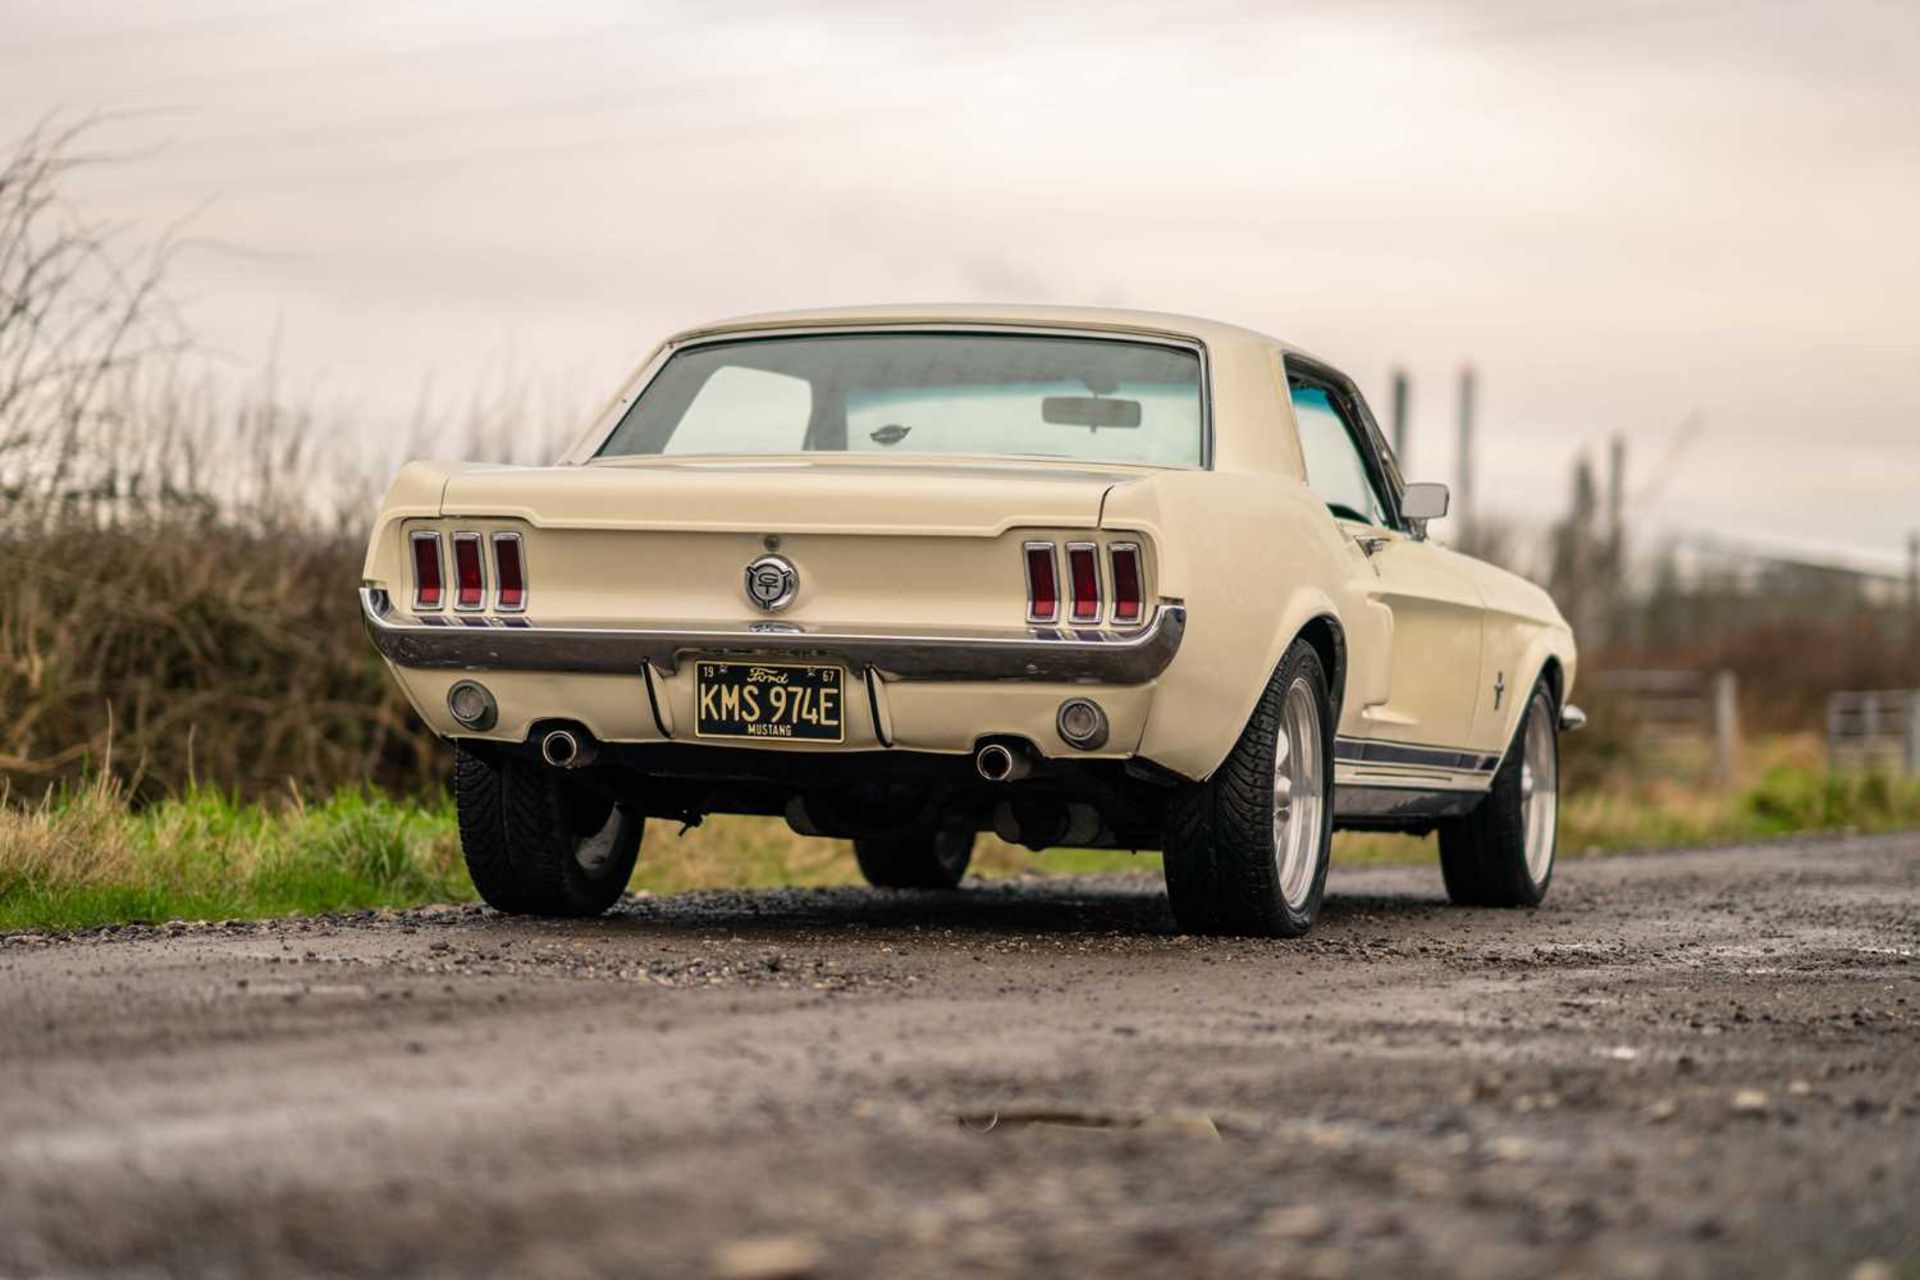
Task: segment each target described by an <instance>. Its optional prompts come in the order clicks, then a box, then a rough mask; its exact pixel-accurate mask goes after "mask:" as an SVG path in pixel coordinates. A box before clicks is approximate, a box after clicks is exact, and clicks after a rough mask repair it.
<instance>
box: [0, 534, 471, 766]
mask: <svg viewBox="0 0 1920 1280" xmlns="http://www.w3.org/2000/svg"><path fill="white" fill-rule="evenodd" d="M359 560H360V546H359V543H358V540H357V539H348V538H344V537H340V536H326V535H322V534H317V533H300V532H295V531H290V530H280V531H277V532H273V533H269V534H260V533H249V532H245V531H242V530H238V529H235V528H231V527H223V526H221V525H217V524H215V525H209V526H199V527H194V526H185V525H184V523H183V522H172V523H157V524H151V525H144V526H136V527H116V528H108V529H88V528H85V527H80V526H67V527H63V528H58V529H55V530H52V531H49V532H47V533H45V534H44V535H41V536H37V537H20V536H16V537H13V538H8V539H4V540H0V566H3V567H4V575H0V581H3V582H4V584H5V585H4V588H0V772H4V773H5V775H6V776H7V777H8V778H9V779H10V781H11V782H12V784H13V789H14V791H15V792H16V793H32V792H33V791H36V790H39V789H42V788H43V787H44V784H45V783H47V782H50V781H55V780H60V779H72V778H77V777H80V776H83V775H85V774H86V773H88V772H90V771H93V770H98V769H101V768H104V767H106V764H107V759H108V750H107V749H108V745H109V743H111V744H112V747H113V759H114V760H115V761H117V762H119V763H120V768H121V769H122V771H123V773H124V774H125V775H127V776H130V777H137V778H139V779H141V780H143V781H144V782H145V783H146V785H147V787H148V788H149V789H155V788H157V789H161V790H178V789H180V788H182V787H184V786H186V785H188V784H189V782H190V781H192V780H194V779H196V778H197V779H199V780H201V781H203V782H211V783H214V784H216V785H218V786H221V787H224V788H230V789H235V790H238V791H240V792H243V793H246V794H254V795H258V794H263V793H270V792H276V791H277V792H282V793H284V792H285V790H286V789H287V785H288V783H289V781H290V780H291V781H292V782H294V783H295V784H296V785H297V786H298V787H300V788H301V789H304V790H307V791H313V792H323V791H327V790H331V789H333V788H335V787H339V786H350V785H358V784H361V783H365V782H378V783H380V784H382V785H385V786H387V787H389V788H394V789H400V790H407V791H424V790H427V789H430V788H434V787H437V786H439V785H440V780H441V777H442V773H441V768H442V760H441V758H440V748H439V747H438V746H437V745H436V744H435V742H434V741H433V739H432V738H431V736H430V735H428V734H427V733H426V732H425V731H424V730H423V729H422V728H421V727H420V726H418V725H417V724H416V723H415V720H414V717H413V713H412V711H411V710H410V709H409V708H408V707H407V706H406V704H405V702H404V701H403V700H402V699H401V698H400V696H399V693H398V692H397V690H396V688H395V687H394V684H393V682H392V681H391V680H390V679H388V678H387V674H386V672H385V670H384V669H383V668H382V667H381V665H380V663H379V661H378V659H377V657H376V656H375V655H374V653H373V651H372V648H371V646H369V645H368V643H367V640H366V635H365V633H364V631H363V630H362V629H361V624H360V619H359V608H358V604H357V602H356V600H355V598H354V594H353V588H354V585H355V583H356V582H357V581H358V577H359Z"/></svg>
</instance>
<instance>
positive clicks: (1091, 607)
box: [1067, 543, 1100, 622]
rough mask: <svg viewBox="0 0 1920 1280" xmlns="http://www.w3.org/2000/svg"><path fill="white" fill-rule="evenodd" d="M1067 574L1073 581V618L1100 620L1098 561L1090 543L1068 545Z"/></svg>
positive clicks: (1090, 620)
mask: <svg viewBox="0 0 1920 1280" xmlns="http://www.w3.org/2000/svg"><path fill="white" fill-rule="evenodd" d="M1067 576H1068V578H1069V580H1070V581H1071V582H1072V583H1073V620H1074V621H1075V622H1098V621H1099V620H1100V562H1099V560H1097V559H1096V558H1095V557H1094V554H1093V546H1092V544H1090V543H1073V544H1069V545H1068V547H1067Z"/></svg>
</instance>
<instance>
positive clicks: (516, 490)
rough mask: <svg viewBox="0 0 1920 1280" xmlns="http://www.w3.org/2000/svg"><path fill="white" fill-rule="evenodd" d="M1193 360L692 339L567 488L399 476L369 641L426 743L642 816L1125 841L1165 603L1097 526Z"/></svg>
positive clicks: (1159, 446) (838, 830) (1173, 606)
mask: <svg viewBox="0 0 1920 1280" xmlns="http://www.w3.org/2000/svg"><path fill="white" fill-rule="evenodd" d="M1000 339H1010V340H1011V342H1010V344H1003V343H1002V342H1000V341H998V340H1000ZM676 360H679V361H681V362H682V363H678V364H677V363H676ZM1203 368H1204V364H1203V360H1202V358H1201V354H1200V352H1199V350H1198V349H1197V346H1196V345H1195V344H1193V343H1190V342H1185V343H1183V342H1179V341H1177V340H1166V341H1152V342H1149V341H1142V340H1140V339H1137V338H1133V339H1126V340H1118V339H1113V338H1109V337H1104V336H1090V335H1084V334H1082V335H1064V334H1055V333H1047V334H1033V333H1020V334H1012V333H1009V334H1000V333H983V332H980V331H978V330H969V331H967V332H964V333H934V332H927V331H924V330H918V329H915V330H912V331H904V332H903V331H888V332H884V333H876V332H857V333H834V334H822V333H817V332H807V333H804V334H787V335H783V334H769V335H730V336H728V337H727V338H725V339H724V340H720V341H716V342H703V343H696V344H690V345H689V346H687V347H685V348H682V349H679V350H678V351H677V352H675V353H674V354H672V355H670V356H669V357H668V358H667V359H665V360H664V361H661V362H657V363H656V366H655V368H654V370H653V371H652V374H651V376H650V377H649V378H648V379H646V380H645V381H644V382H643V384H642V385H641V387H640V388H639V390H638V391H637V393H636V394H635V395H634V396H633V397H630V398H629V399H628V400H627V401H626V402H625V403H623V404H622V405H621V406H620V407H619V409H618V410H617V412H616V414H615V415H614V417H613V419H612V423H611V426H610V428H609V429H608V431H607V432H606V437H605V439H604V440H603V441H601V442H600V443H599V445H598V446H597V447H595V448H594V449H592V450H591V451H590V453H589V455H588V456H586V457H583V458H581V459H579V460H577V461H575V462H574V463H572V464H570V465H565V466H558V467H550V468H517V467H489V466H471V465H463V466H453V467H432V466H427V465H417V466H416V467H413V468H410V469H409V470H408V472H406V473H405V474H403V476H402V478H401V481H400V483H399V484H398V485H397V486H396V490H395V494H394V495H393V497H392V498H390V500H389V504H388V509H387V511H386V512H385V514H384V515H383V517H382V520H381V522H380V524H379V526H378V528H377V530H376V532H375V534H374V539H373V543H372V546H371V548H370V551H369V556H368V562H367V569H366V574H365V582H364V585H363V589H362V602H363V608H364V611H365V614H366V618H367V624H368V628H369V630H370V632H371V634H372V636H373V638H374V641H375V643H376V645H377V646H378V648H379V649H380V651H381V653H382V654H383V655H385V657H386V658H387V659H388V661H389V663H390V664H391V665H392V667H393V669H394V672H395V674H396V676H397V678H398V679H399V680H400V682H401V683H402V685H403V686H404V687H405V688H406V691H407V693H408V695H409V696H410V698H411V699H412V701H413V703H414V705H415V707H416V708H417V709H418V710H419V712H420V714H421V715H422V717H423V718H424V719H425V720H426V721H427V722H428V723H429V724H430V725H431V726H432V727H433V728H434V729H435V730H436V731H437V732H439V733H441V734H442V735H444V736H447V737H449V738H454V739H457V740H459V741H461V742H463V743H465V744H467V745H468V746H469V747H470V748H472V749H474V750H478V751H493V752H512V753H518V754H519V755H520V756H522V757H525V758H528V759H541V760H544V761H545V762H546V764H547V765H549V766H551V767H555V768H566V769H569V770H586V771H590V772H591V776H592V777H593V778H594V780H595V783H596V785H598V786H600V787H602V788H604V789H608V790H611V791H613V792H617V793H619V794H622V795H629V794H630V795H632V796H633V797H634V798H635V799H636V802H640V803H644V804H645V805H646V807H647V809H648V811H649V812H653V813H656V814H665V813H672V814H676V815H679V816H684V817H695V818H697V817H698V816H699V815H700V814H703V813H708V812H757V813H780V814H783V815H785V816H786V817H787V818H788V819H789V821H791V822H793V824H794V825H795V826H796V827H798V828H800V829H802V830H812V831H819V832H822V833H826V834H840V835H854V836H858V835H860V834H861V833H862V832H863V831H866V832H872V831H875V830H891V829H896V828H898V827H899V826H900V825H901V823H902V822H903V821H905V822H908V823H909V824H911V823H913V822H924V821H928V820H930V818H931V817H935V816H937V817H940V818H941V819H942V820H949V819H950V820H953V821H961V822H964V823H967V824H971V825H972V826H974V827H976V828H980V827H986V826H988V825H992V826H995V827H997V828H998V829H1000V830H1001V831H1002V832H1003V834H1008V835H1010V836H1012V837H1014V838H1018V839H1023V840H1025V841H1026V842H1028V843H1030V844H1034V845H1036V846H1038V845H1043V844H1052V843H1058V842H1062V841H1067V840H1071V842H1073V843H1116V844H1132V845H1151V844H1152V843H1153V841H1154V840H1155V839H1156V838H1157V822H1158V817H1157V813H1156V812H1154V811H1153V809H1152V805H1151V804H1150V803H1149V804H1148V805H1146V806H1145V807H1142V806H1141V805H1140V804H1138V803H1137V802H1136V799H1137V798H1136V797H1135V796H1134V795H1133V792H1134V791H1135V790H1136V788H1135V787H1133V786H1131V785H1130V783H1129V770H1130V769H1132V770H1133V771H1134V772H1136V773H1137V772H1139V770H1140V769H1141V767H1142V766H1141V765H1140V764H1139V762H1137V761H1135V759H1134V757H1135V753H1136V751H1137V749H1138V746H1139V744H1140V741H1141V736H1142V733H1143V730H1144V728H1145V726H1146V723H1147V719H1148V715H1149V711H1150V708H1151V705H1152V701H1153V696H1154V690H1155V686H1156V682H1157V681H1158V679H1159V677H1160V675H1161V673H1162V672H1163V671H1165V670H1166V668H1167V666H1168V664H1169V663H1171V662H1172V661H1173V659H1174V657H1175V655H1176V653H1177V652H1178V649H1179V646H1180V642H1181V638H1182V636H1183V634H1184V629H1185V621H1186V618H1185V609H1184V605H1183V603H1182V602H1181V601H1180V600H1178V599H1174V598H1169V597H1168V596H1167V594H1166V593H1164V592H1163V591H1162V590H1161V587H1160V570H1159V563H1158V548H1157V547H1156V546H1155V543H1154V540H1153V538H1152V537H1151V536H1150V535H1149V534H1148V533H1147V532H1146V531H1145V530H1142V529H1135V528H1123V527H1109V526H1107V525H1104V524H1103V522H1102V519H1101V516H1102V511H1103V508H1104V506H1105V503H1106V502H1107V500H1108V497H1109V495H1110V494H1112V493H1113V492H1114V490H1115V489H1116V488H1119V487H1121V486H1127V485H1138V484H1148V483H1151V481H1152V478H1153V477H1154V476H1155V475H1157V474H1159V473H1160V472H1162V471H1163V470H1165V469H1166V468H1168V467H1175V468H1198V467H1199V466H1200V465H1201V464H1202V462H1203V460H1204V447H1205V434H1204V429H1203V428H1204V419H1205V412H1206V410H1205V403H1206V402H1205V391H1204V378H1203Z"/></svg>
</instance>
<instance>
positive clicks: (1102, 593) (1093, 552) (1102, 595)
mask: <svg viewBox="0 0 1920 1280" xmlns="http://www.w3.org/2000/svg"><path fill="white" fill-rule="evenodd" d="M1065 549H1066V553H1067V554H1066V561H1067V602H1066V603H1067V619H1066V620H1067V623H1068V625H1073V624H1075V623H1077V624H1079V625H1081V626H1094V627H1097V626H1099V625H1100V624H1101V623H1103V622H1105V621H1106V620H1107V584H1106V582H1105V580H1104V579H1102V578H1101V576H1100V544H1099V543H1097V542H1084V541H1076V542H1069V543H1067V544H1066V548H1065ZM1076 551H1085V552H1087V553H1089V558H1090V559H1092V561H1093V612H1092V613H1091V614H1089V615H1088V616H1087V617H1084V618H1083V617H1081V616H1080V615H1079V614H1077V613H1075V612H1074V609H1075V607H1076V604H1077V601H1076V599H1075V593H1076V588H1075V587H1074V585H1073V553H1074V552H1076Z"/></svg>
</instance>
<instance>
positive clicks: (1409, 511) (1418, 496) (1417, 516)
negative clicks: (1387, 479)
mask: <svg viewBox="0 0 1920 1280" xmlns="http://www.w3.org/2000/svg"><path fill="white" fill-rule="evenodd" d="M1447 496H1448V495H1447V486H1445V485H1443V484H1410V485H1408V486H1407V487H1406V489H1405V490H1404V491H1402V493H1401V494H1400V514H1401V515H1403V516H1405V517H1406V518H1407V519H1409V520H1438V519H1439V518H1440V517H1441V516H1444V515H1445V514H1447Z"/></svg>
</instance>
